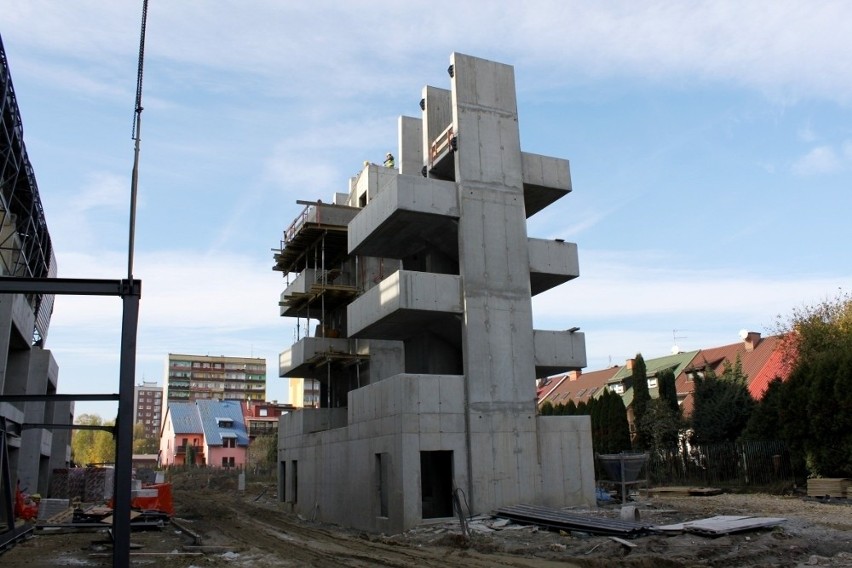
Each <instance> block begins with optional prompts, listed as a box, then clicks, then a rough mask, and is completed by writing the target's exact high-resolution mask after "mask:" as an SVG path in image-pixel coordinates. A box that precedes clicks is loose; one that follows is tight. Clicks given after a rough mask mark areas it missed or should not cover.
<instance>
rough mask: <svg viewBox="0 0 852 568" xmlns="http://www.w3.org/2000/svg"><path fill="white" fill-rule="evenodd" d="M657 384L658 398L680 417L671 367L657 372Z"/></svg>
mask: <svg viewBox="0 0 852 568" xmlns="http://www.w3.org/2000/svg"><path fill="white" fill-rule="evenodd" d="M657 385H658V387H657V388H658V389H659V393H660V400H662V401H663V402H665V404H666V406H668V407H669V409H671V411H672V412H673V413H674V415H675V416H677V417H678V418H680V416H681V410H680V404H678V400H677V387H676V386H675V374H674V371H672V370H671V369H664V370H662V371H660V372H659V373H657Z"/></svg>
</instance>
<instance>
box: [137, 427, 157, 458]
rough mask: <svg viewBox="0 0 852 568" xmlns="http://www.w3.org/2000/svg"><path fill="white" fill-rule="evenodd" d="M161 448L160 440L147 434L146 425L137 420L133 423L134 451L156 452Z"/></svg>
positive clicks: (140, 452) (139, 452) (142, 452)
mask: <svg viewBox="0 0 852 568" xmlns="http://www.w3.org/2000/svg"><path fill="white" fill-rule="evenodd" d="M159 450H160V441H159V440H158V439H156V438H149V437H147V436H146V435H145V425H144V424H143V423H141V422H137V423H136V424H134V425H133V453H134V454H156V453H157V452H158V451H159Z"/></svg>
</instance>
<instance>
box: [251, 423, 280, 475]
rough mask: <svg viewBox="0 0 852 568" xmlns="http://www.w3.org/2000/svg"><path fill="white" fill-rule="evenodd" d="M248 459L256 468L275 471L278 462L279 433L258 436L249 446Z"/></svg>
mask: <svg viewBox="0 0 852 568" xmlns="http://www.w3.org/2000/svg"><path fill="white" fill-rule="evenodd" d="M248 461H249V463H250V464H251V466H252V467H253V468H255V469H262V470H266V471H273V470H274V468H275V464H276V463H278V434H277V432H275V433H269V434H264V435H262V436H258V437H256V438H255V439H254V440H252V441H251V443H250V444H249V447H248Z"/></svg>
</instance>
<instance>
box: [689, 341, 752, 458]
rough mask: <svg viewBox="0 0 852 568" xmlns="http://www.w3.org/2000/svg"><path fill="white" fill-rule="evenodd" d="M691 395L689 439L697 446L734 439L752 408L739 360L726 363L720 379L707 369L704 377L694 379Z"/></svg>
mask: <svg viewBox="0 0 852 568" xmlns="http://www.w3.org/2000/svg"><path fill="white" fill-rule="evenodd" d="M693 396H694V400H695V406H694V408H693V411H692V430H693V434H692V439H693V441H694V442H695V443H697V444H714V443H718V442H733V441H735V440H737V438H739V436H740V434H741V433H742V431H743V430H744V429H745V427H746V424H747V423H748V420H749V418H750V416H751V411H752V409H753V408H754V405H755V402H754V399H753V398H751V394H750V393H749V392H748V383H747V376H746V375H744V374H743V372H742V363H741V361H740V359H739V357H738V358H737V360H736V362H735V363H734V364H733V365H732V364H731V363H730V362H728V361H726V362H725V367H724V372H723V373H722V376H720V377H716V376H715V374H714V373H712V372H710V371H709V370H708V371H707V372H705V376H704V378H701V377H698V378H696V380H695V392H694V393H693Z"/></svg>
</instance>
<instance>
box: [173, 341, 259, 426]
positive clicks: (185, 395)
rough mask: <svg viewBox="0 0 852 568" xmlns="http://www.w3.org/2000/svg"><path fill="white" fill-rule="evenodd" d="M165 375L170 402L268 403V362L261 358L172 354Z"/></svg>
mask: <svg viewBox="0 0 852 568" xmlns="http://www.w3.org/2000/svg"><path fill="white" fill-rule="evenodd" d="M164 376H165V377H166V395H165V396H166V401H167V402H191V401H195V400H200V399H218V400H260V401H263V400H266V360H265V359H262V358H258V357H226V356H224V355H220V356H211V355H182V354H177V353H169V354H168V357H167V358H166V369H165V373H164ZM162 412H165V408H164V409H163V411H162Z"/></svg>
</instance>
